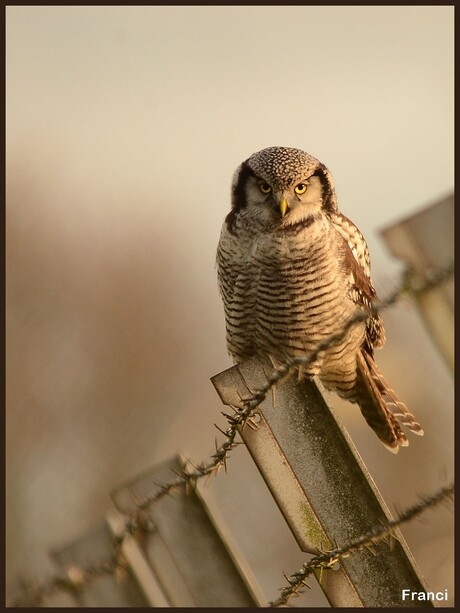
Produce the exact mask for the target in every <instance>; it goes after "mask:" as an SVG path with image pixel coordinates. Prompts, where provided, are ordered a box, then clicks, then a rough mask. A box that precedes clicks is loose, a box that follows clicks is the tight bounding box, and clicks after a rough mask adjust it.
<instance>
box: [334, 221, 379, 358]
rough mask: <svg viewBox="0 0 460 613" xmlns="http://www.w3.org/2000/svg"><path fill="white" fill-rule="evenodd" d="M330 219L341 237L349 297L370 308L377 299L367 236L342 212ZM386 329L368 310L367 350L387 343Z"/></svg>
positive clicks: (369, 350)
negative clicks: (348, 282) (365, 237)
mask: <svg viewBox="0 0 460 613" xmlns="http://www.w3.org/2000/svg"><path fill="white" fill-rule="evenodd" d="M331 222H332V225H333V227H334V228H335V230H336V231H337V232H338V234H339V235H340V236H341V238H342V239H343V240H342V244H341V246H342V249H341V253H342V262H343V266H344V269H345V273H346V274H348V276H349V278H350V296H351V298H352V300H353V302H355V303H356V305H357V306H358V307H363V308H367V309H370V307H371V305H372V303H373V302H374V301H375V300H376V299H377V293H376V291H375V288H374V286H373V284H372V280H371V263H370V257H369V249H368V247H367V243H366V241H365V239H364V236H363V235H362V234H361V232H360V231H359V230H358V228H357V227H356V226H355V224H354V223H353V222H352V221H350V220H349V219H348V217H346V216H345V215H343V214H342V213H340V212H339V211H334V212H333V213H332V214H331ZM385 340H386V336H385V328H384V327H383V322H382V320H381V318H380V316H379V315H378V314H374V313H369V319H368V321H367V326H366V341H367V343H366V347H365V348H366V350H367V351H368V352H369V353H370V355H372V354H373V349H379V348H380V347H383V345H384V344H385Z"/></svg>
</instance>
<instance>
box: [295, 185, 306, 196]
mask: <svg viewBox="0 0 460 613" xmlns="http://www.w3.org/2000/svg"><path fill="white" fill-rule="evenodd" d="M294 191H295V193H296V194H299V195H300V194H305V192H306V191H307V184H306V183H299V185H296V186H295V187H294Z"/></svg>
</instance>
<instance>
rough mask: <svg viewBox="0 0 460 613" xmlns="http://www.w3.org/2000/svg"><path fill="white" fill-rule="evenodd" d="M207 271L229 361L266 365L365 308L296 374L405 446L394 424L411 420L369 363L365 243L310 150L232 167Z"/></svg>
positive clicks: (380, 335) (410, 424) (389, 441)
mask: <svg viewBox="0 0 460 613" xmlns="http://www.w3.org/2000/svg"><path fill="white" fill-rule="evenodd" d="M217 270H218V279H219V286H220V292H221V295H222V298H223V302H224V309H225V318H226V330H227V347H228V350H229V353H230V354H231V356H232V357H233V360H234V361H235V362H240V361H242V360H245V359H247V358H249V357H250V356H253V355H255V354H266V355H268V356H270V357H271V359H272V361H274V362H275V363H276V361H283V360H284V359H286V357H300V356H308V354H309V353H310V352H314V351H315V350H316V348H317V347H318V345H319V344H320V343H321V342H322V341H325V339H327V338H329V337H331V336H332V335H336V334H339V333H340V332H341V331H342V330H343V329H344V326H345V325H346V323H347V322H348V321H349V320H350V318H352V317H354V316H355V315H356V312H357V309H363V310H364V311H367V312H368V313H369V316H368V317H367V319H366V320H365V321H359V322H356V323H354V324H353V325H352V326H351V327H350V328H349V329H348V331H347V333H346V334H345V336H344V337H343V338H342V339H341V340H339V341H336V342H334V343H333V344H332V345H331V346H330V347H329V348H328V349H326V350H324V351H322V352H320V353H319V354H318V358H317V359H316V360H315V361H314V363H312V364H311V365H308V366H307V367H304V370H303V371H302V372H300V375H301V376H308V377H313V376H317V377H319V379H320V380H321V381H322V383H323V385H324V386H325V387H326V388H327V389H330V390H333V391H335V392H337V393H338V394H339V395H340V396H342V397H343V398H345V399H347V400H349V401H351V402H355V403H357V404H358V405H359V407H360V409H361V412H362V414H363V416H364V418H365V419H366V421H367V423H368V424H369V425H370V426H371V428H372V429H373V430H374V431H375V433H376V434H377V436H378V437H379V439H380V440H381V441H382V442H383V444H384V445H385V446H386V447H387V448H388V449H390V450H391V451H393V452H397V451H398V449H399V446H406V445H408V440H407V438H406V436H405V434H404V432H403V431H402V429H401V426H400V423H399V422H398V419H399V420H400V422H401V424H402V425H404V426H406V427H407V428H408V429H409V430H411V431H412V432H414V433H416V434H423V430H422V428H421V427H420V424H419V423H418V422H417V421H416V419H415V418H414V416H413V415H412V414H411V413H410V412H409V410H408V409H407V407H406V406H405V405H404V403H402V402H401V401H400V399H399V398H398V397H397V396H396V394H395V392H394V391H393V390H392V389H391V388H390V387H389V385H388V383H387V382H386V380H385V379H384V377H383V375H382V373H381V372H380V370H379V368H378V367H377V365H376V363H375V361H374V349H376V348H380V347H382V346H383V344H384V343H385V331H384V327H383V324H382V321H381V319H380V317H379V316H378V315H377V314H375V313H372V312H371V310H370V306H371V304H372V302H373V301H374V300H375V299H376V292H375V289H374V286H373V284H372V281H371V278H370V259H369V251H368V248H367V244H366V241H365V240H364V237H363V236H362V234H361V232H360V231H359V230H358V228H357V227H356V226H355V225H354V224H353V223H352V222H351V221H350V220H349V219H348V218H347V217H345V215H343V214H342V213H341V212H340V211H339V210H338V208H337V200H336V195H335V190H334V185H333V181H332V177H331V174H330V173H329V171H328V169H327V168H326V167H325V166H324V164H322V163H321V162H319V161H318V160H317V159H316V158H314V157H313V156H311V155H310V154H308V153H306V152H304V151H301V150H299V149H293V148H288V147H268V148H267V149H263V150H262V151H259V152H257V153H254V154H253V155H251V156H250V157H249V158H248V159H247V160H245V161H244V162H243V163H242V164H241V165H240V166H239V167H238V168H237V170H236V172H235V175H234V178H233V183H232V206H231V210H230V213H229V214H228V215H227V217H226V219H225V222H224V224H223V227H222V232H221V235H220V240H219V246H218V250H217Z"/></svg>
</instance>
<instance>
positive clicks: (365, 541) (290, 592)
mask: <svg viewBox="0 0 460 613" xmlns="http://www.w3.org/2000/svg"><path fill="white" fill-rule="evenodd" d="M453 495H454V484H453V483H451V484H450V485H448V486H447V487H444V488H441V489H440V490H438V491H437V492H436V493H435V494H433V495H431V496H423V497H421V500H420V502H418V503H417V504H415V505H414V506H412V507H409V508H408V509H406V510H405V511H404V512H402V513H400V514H399V515H398V517H397V519H393V520H391V521H389V522H387V523H385V524H383V525H382V526H374V527H373V528H372V529H371V530H370V531H369V532H368V533H367V534H365V535H363V536H361V537H360V538H358V539H356V540H354V541H352V542H350V543H347V544H346V545H343V546H342V547H337V548H335V549H331V550H330V551H327V552H325V553H322V554H321V555H318V556H315V557H314V558H312V559H311V560H310V561H309V562H306V563H305V564H304V565H303V566H302V568H301V569H300V570H299V571H297V572H295V573H293V574H292V575H290V576H289V577H287V576H286V575H285V578H286V579H287V582H288V583H289V585H288V586H287V587H285V588H280V591H281V594H280V596H279V597H278V598H277V599H276V600H273V601H272V602H270V605H269V606H270V607H279V606H282V605H285V604H287V603H288V602H289V600H290V599H291V598H292V597H293V596H299V595H300V594H301V593H302V590H303V588H305V587H309V585H308V584H307V583H306V579H307V578H308V577H309V576H310V575H312V574H313V572H314V571H315V570H316V569H321V570H329V569H330V568H331V567H332V566H334V565H335V564H337V562H339V561H340V560H343V559H344V558H347V557H348V556H351V555H352V554H354V553H356V552H358V551H361V550H362V549H365V548H369V547H372V545H375V544H377V543H379V542H380V541H385V540H388V539H390V540H391V539H392V538H397V537H396V536H394V534H393V531H394V530H395V528H398V527H399V526H401V525H402V524H404V523H406V522H408V521H410V520H411V519H413V518H414V517H417V516H418V515H420V514H421V513H423V512H424V511H426V510H427V509H430V508H433V507H435V506H437V505H439V504H440V503H442V502H444V501H446V500H452V498H453ZM389 544H390V546H391V543H389Z"/></svg>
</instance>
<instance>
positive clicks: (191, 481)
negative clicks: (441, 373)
mask: <svg viewBox="0 0 460 613" xmlns="http://www.w3.org/2000/svg"><path fill="white" fill-rule="evenodd" d="M453 271H454V266H453V264H452V265H451V266H449V267H447V268H443V269H430V270H428V271H426V274H425V275H424V277H423V278H421V277H420V275H419V274H416V273H414V272H413V271H411V270H406V271H405V272H404V273H403V275H402V281H401V283H400V285H399V286H398V287H397V289H396V290H394V291H393V292H392V293H391V294H390V295H389V296H388V297H387V298H386V299H384V300H381V301H376V302H374V303H373V304H372V305H371V307H370V309H369V310H366V311H362V310H359V311H357V312H356V313H355V315H354V316H353V317H351V318H350V319H349V320H348V321H347V322H346V324H345V325H344V326H343V327H342V329H341V330H340V331H339V332H337V333H336V334H333V335H331V336H329V337H327V338H326V339H325V340H324V341H322V342H321V343H319V344H318V346H317V347H316V349H315V350H314V351H312V352H311V353H310V354H309V355H307V356H303V357H296V358H287V359H286V360H285V361H284V362H283V363H282V364H280V365H277V366H276V367H274V369H273V371H272V373H271V374H269V375H268V376H267V381H266V383H265V384H264V385H263V386H261V387H260V388H258V389H256V390H253V391H251V397H250V398H249V399H246V400H243V399H242V404H243V406H242V407H231V408H232V409H233V410H234V414H233V415H230V414H227V413H225V412H222V415H223V416H224V417H225V418H226V419H227V422H228V424H229V426H228V428H227V429H226V430H223V429H221V428H220V427H219V426H217V425H216V424H214V425H215V427H216V428H217V429H218V430H219V432H221V433H222V434H223V435H224V436H225V440H224V442H223V443H221V444H220V445H217V441H216V451H215V453H214V454H212V455H211V459H210V461H208V462H201V463H200V464H198V465H193V464H192V463H191V462H188V464H189V465H190V466H193V470H190V469H188V468H184V469H183V470H180V471H176V472H177V479H175V480H174V481H171V482H169V483H164V484H157V487H156V489H155V490H154V491H152V492H151V493H149V494H147V495H146V496H145V497H143V498H142V499H141V500H139V501H137V502H136V511H134V512H133V513H132V514H131V515H129V516H128V517H127V518H126V522H125V527H124V530H122V532H121V533H120V534H119V536H118V537H117V544H116V546H115V547H114V551H113V554H112V555H111V556H110V557H107V558H106V559H104V560H100V561H99V562H97V563H96V564H93V565H89V566H86V567H84V568H83V567H79V566H77V565H75V566H72V567H71V568H69V569H68V570H67V572H65V573H60V574H57V575H55V576H54V577H51V578H49V579H47V580H45V581H44V582H43V583H41V584H39V585H38V584H36V583H34V582H26V581H22V595H21V596H19V597H18V598H16V600H15V601H14V603H13V605H12V606H14V607H24V606H29V607H34V606H40V603H41V602H43V600H44V598H46V597H49V596H51V595H52V594H53V593H55V592H56V591H58V590H60V589H64V590H67V591H70V592H74V593H75V592H76V591H78V590H81V589H83V588H84V587H85V586H86V585H87V584H88V583H89V582H90V581H92V580H94V579H95V578H97V577H99V576H101V575H104V574H115V573H119V572H122V571H124V570H126V562H125V560H124V557H123V555H122V553H121V544H122V542H123V540H124V538H125V537H127V536H132V535H136V534H138V533H143V534H146V533H150V532H151V531H152V530H153V529H154V528H152V523H151V521H150V519H149V517H148V515H146V511H147V510H148V508H149V507H150V506H151V505H153V504H155V503H156V502H158V501H159V500H161V499H162V498H163V497H164V496H166V495H170V494H172V493H173V492H174V491H177V490H178V489H179V488H181V487H194V485H195V483H196V481H197V480H198V479H201V478H203V477H206V476H207V477H210V476H212V475H215V474H217V473H218V472H219V470H221V469H222V468H224V469H225V471H226V470H227V459H228V457H229V454H230V452H231V451H232V450H233V449H234V448H235V447H236V446H237V445H239V444H241V443H240V442H239V441H236V440H235V438H236V435H237V433H238V430H239V428H244V427H245V426H246V424H248V423H250V420H251V416H252V415H253V413H254V411H255V409H256V408H257V407H258V406H259V405H260V404H261V403H262V402H263V401H264V400H265V398H266V396H267V394H268V393H269V392H270V390H271V389H272V388H273V387H274V386H275V385H276V384H277V383H279V382H280V381H281V380H282V379H284V378H285V377H287V376H288V375H289V374H290V373H291V371H292V370H294V369H295V368H297V367H298V366H308V365H310V364H312V363H313V362H314V361H315V360H316V359H317V358H318V355H319V354H320V353H321V352H322V351H324V350H326V349H328V348H329V347H330V346H332V345H333V344H335V343H337V342H339V341H340V340H342V338H343V337H344V336H345V335H346V334H347V332H348V331H349V329H350V328H351V327H352V326H353V325H355V324H356V323H358V322H361V321H365V320H366V319H368V317H369V314H370V312H371V313H374V314H377V313H378V312H380V311H381V310H383V309H385V308H388V307H389V306H392V305H393V304H395V303H396V302H397V301H398V300H399V299H400V298H402V297H403V296H405V295H413V296H417V295H418V294H422V293H425V292H428V291H430V290H432V289H434V288H436V287H438V286H440V285H443V284H444V283H446V282H447V281H448V280H449V279H451V278H452V276H453ZM408 511H410V509H409V510H408ZM419 512H421V511H419ZM403 515H404V516H405V514H403ZM395 521H397V522H398V521H399V522H400V523H403V521H408V519H404V520H401V516H400V518H399V519H398V520H395ZM398 525H399V524H398ZM394 527H395V526H392V527H391V529H394ZM387 529H388V528H387ZM377 530H380V528H378V529H377ZM374 538H377V537H374ZM381 538H384V537H381ZM380 540H381V539H380ZM353 546H354V547H355V548H356V547H357V545H356V543H355V544H353ZM364 546H365V544H363V545H362V546H361V548H362V547H364ZM350 547H351V545H350ZM354 551H355V550H353V551H350V555H351V553H353V552H354ZM333 552H336V555H339V559H340V558H341V557H345V555H346V552H342V553H341V552H340V550H333ZM324 555H325V556H329V555H331V552H329V553H328V554H324ZM320 558H321V556H319V557H318V558H314V559H313V560H311V561H310V562H309V563H308V564H312V563H313V562H314V560H316V559H318V560H320ZM324 563H325V562H324V560H320V561H319V562H318V564H323V566H322V567H323V568H324ZM305 566H306V565H304V567H305ZM307 566H308V565H307ZM315 568H316V566H315ZM299 572H300V571H299ZM311 572H313V571H311ZM308 574H311V573H310V572H308ZM295 576H296V574H294V575H292V577H295ZM302 581H303V580H302ZM302 581H300V584H299V586H298V587H297V588H296V590H297V592H299V590H300V589H301V587H302V585H303V583H302ZM289 583H290V587H289V588H285V590H290V589H291V587H292V585H294V584H291V582H290V581H289ZM296 590H293V591H292V594H291V595H293V594H294V593H295V591H296ZM283 593H284V592H283ZM281 597H282V596H280V597H279V599H278V600H280V598H281ZM290 597H291V596H289V597H288V598H290ZM278 600H277V601H274V602H278ZM37 603H38V604H37ZM280 604H283V603H281V602H280ZM273 606H279V605H273Z"/></svg>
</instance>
